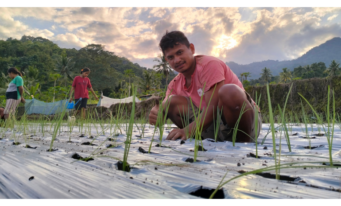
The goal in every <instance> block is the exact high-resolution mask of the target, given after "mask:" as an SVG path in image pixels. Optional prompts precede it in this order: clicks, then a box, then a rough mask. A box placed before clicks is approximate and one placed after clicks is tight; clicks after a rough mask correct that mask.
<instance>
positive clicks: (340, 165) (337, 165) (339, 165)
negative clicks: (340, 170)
mask: <svg viewBox="0 0 341 206" xmlns="http://www.w3.org/2000/svg"><path fill="white" fill-rule="evenodd" d="M322 165H328V166H330V163H325V162H324V163H322ZM333 166H335V167H341V164H334V163H333Z"/></svg>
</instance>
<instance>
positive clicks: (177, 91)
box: [164, 55, 244, 109]
mask: <svg viewBox="0 0 341 206" xmlns="http://www.w3.org/2000/svg"><path fill="white" fill-rule="evenodd" d="M195 61H196V67H195V71H194V73H193V74H192V81H191V85H190V86H189V87H188V88H187V87H186V79H185V76H184V75H183V74H181V73H179V74H178V75H177V76H176V77H175V78H174V79H173V80H172V81H171V82H170V83H169V85H168V88H167V92H166V98H165V100H166V99H167V97H168V96H169V95H171V94H172V95H173V94H174V95H180V96H185V97H191V99H192V101H193V104H194V105H195V106H197V107H199V105H200V99H201V96H202V95H204V93H205V92H207V91H208V90H210V89H211V87H212V86H214V85H215V84H217V83H219V82H221V81H224V83H225V84H235V85H237V86H239V87H240V88H241V89H242V90H244V87H243V84H242V83H241V82H240V81H239V79H238V77H237V75H236V74H234V73H233V71H232V70H231V69H230V68H229V67H228V66H227V65H226V64H225V63H224V62H223V61H221V60H219V59H218V58H215V57H212V56H206V55H198V56H195ZM205 83H206V84H205ZM204 85H205V88H204ZM165 100H164V101H165ZM203 107H206V102H205V98H203V100H202V103H201V109H203Z"/></svg>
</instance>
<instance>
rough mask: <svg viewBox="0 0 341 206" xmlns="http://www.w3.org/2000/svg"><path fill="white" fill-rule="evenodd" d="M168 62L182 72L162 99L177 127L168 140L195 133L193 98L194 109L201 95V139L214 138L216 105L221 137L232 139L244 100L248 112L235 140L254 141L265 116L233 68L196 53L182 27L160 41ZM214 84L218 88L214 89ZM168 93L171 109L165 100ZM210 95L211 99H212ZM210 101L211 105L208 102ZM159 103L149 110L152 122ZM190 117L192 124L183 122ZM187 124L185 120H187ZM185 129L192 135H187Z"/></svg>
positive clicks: (169, 86) (168, 114) (183, 137)
mask: <svg viewBox="0 0 341 206" xmlns="http://www.w3.org/2000/svg"><path fill="white" fill-rule="evenodd" d="M159 46H160V48H161V50H162V53H163V55H164V57H165V59H166V61H167V62H168V63H169V65H170V66H171V67H172V68H173V69H174V70H175V71H177V72H179V74H178V75H177V76H176V77H175V78H174V79H173V80H172V81H171V82H170V83H169V85H168V88H167V92H166V97H165V99H164V100H163V102H162V105H163V108H164V109H163V114H164V115H167V118H169V119H170V120H171V121H172V122H173V123H174V124H175V125H176V126H177V127H178V128H176V129H173V130H172V131H171V132H170V133H169V134H168V136H167V140H176V139H180V138H181V139H182V140H186V139H187V138H190V137H192V136H194V134H195V127H196V124H195V118H194V115H193V109H192V106H191V102H190V99H191V100H192V102H193V105H194V109H195V111H197V110H198V108H199V105H200V99H201V97H203V99H202V103H201V108H200V112H201V114H205V113H206V112H207V113H206V117H205V118H202V121H201V124H202V123H203V132H202V139H206V138H212V139H214V123H213V121H216V119H217V108H219V109H220V110H221V109H222V116H221V124H220V127H219V133H218V137H217V140H218V141H226V140H227V141H232V134H233V129H232V128H234V127H235V125H236V122H237V120H238V118H239V114H240V112H241V108H242V106H243V103H245V109H244V111H245V113H244V114H243V115H242V117H241V119H240V122H239V125H238V132H237V137H236V142H251V141H254V139H255V137H256V136H257V137H258V135H259V132H260V129H261V128H262V118H261V114H260V111H259V108H258V106H257V105H256V104H255V103H254V101H253V100H252V98H251V97H250V95H249V94H248V93H246V92H245V90H244V88H243V85H242V83H241V82H240V81H239V79H238V77H237V76H236V75H235V74H234V73H233V71H232V70H231V69H230V68H229V67H228V66H227V65H226V64H225V63H224V62H223V61H221V60H219V59H218V58H216V57H212V56H206V55H196V56H194V53H195V47H194V45H193V44H192V43H189V41H188V39H187V37H186V36H185V35H184V34H183V33H182V32H181V31H172V32H166V34H165V35H164V36H163V37H162V39H161V41H160V44H159ZM214 88H215V89H214ZM168 97H169V100H168V102H169V104H168V103H167V104H168V105H169V108H168V113H167V114H165V111H166V106H167V104H166V100H167V98H168ZM210 99H211V100H210ZM209 102H210V104H209V105H208V103H209ZM254 110H256V111H257V112H258V130H257V134H255V124H254V123H255V116H256V115H255V113H254V112H255V111H254ZM158 111H159V105H155V106H154V107H153V108H152V110H151V112H150V114H149V123H150V124H153V125H155V124H156V121H157V114H158ZM186 115H187V117H189V122H190V124H188V125H183V122H186V121H183V120H184V119H182V118H183V117H184V116H186ZM184 124H185V123H184ZM186 131H189V136H188V137H186Z"/></svg>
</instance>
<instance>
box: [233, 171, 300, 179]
mask: <svg viewBox="0 0 341 206" xmlns="http://www.w3.org/2000/svg"><path fill="white" fill-rule="evenodd" d="M245 172H246V171H244V170H239V171H238V173H240V174H243V173H245ZM255 175H258V176H262V177H264V178H268V179H276V174H271V173H256V174H255ZM298 178H300V177H290V176H287V175H279V180H284V181H289V182H294V181H295V180H296V179H298Z"/></svg>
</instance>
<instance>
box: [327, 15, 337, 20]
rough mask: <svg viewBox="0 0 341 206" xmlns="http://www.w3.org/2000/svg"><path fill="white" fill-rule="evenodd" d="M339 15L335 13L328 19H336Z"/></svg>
mask: <svg viewBox="0 0 341 206" xmlns="http://www.w3.org/2000/svg"><path fill="white" fill-rule="evenodd" d="M337 16H338V14H334V15H332V16H330V17H328V19H327V20H328V21H331V20H333V19H335V18H336V17H337Z"/></svg>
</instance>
